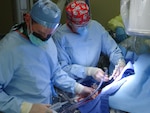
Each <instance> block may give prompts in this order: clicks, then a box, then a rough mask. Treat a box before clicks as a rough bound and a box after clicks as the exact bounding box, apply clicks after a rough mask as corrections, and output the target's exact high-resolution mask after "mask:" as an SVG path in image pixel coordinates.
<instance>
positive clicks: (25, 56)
mask: <svg viewBox="0 0 150 113" xmlns="http://www.w3.org/2000/svg"><path fill="white" fill-rule="evenodd" d="M60 18H61V11H60V9H59V8H58V7H57V5H56V4H54V3H53V2H51V1H50V0H39V1H38V2H36V3H35V4H34V5H33V7H32V9H31V11H30V12H29V13H27V14H25V15H24V21H25V22H23V23H21V24H19V25H16V26H14V27H13V28H12V30H11V31H10V32H9V33H8V34H6V35H5V37H4V38H3V39H1V40H0V112H3V113H52V112H53V110H52V109H51V107H50V104H52V96H54V94H55V90H54V86H56V87H58V88H60V89H62V90H64V91H67V92H71V93H75V94H81V95H83V96H86V95H89V94H91V93H92V92H93V91H94V89H93V88H89V87H86V86H83V85H81V84H79V83H77V82H76V81H75V80H74V79H72V78H71V77H69V76H68V74H67V73H66V72H64V71H63V70H62V69H61V66H60V65H59V63H58V59H57V49H56V46H55V44H54V42H53V40H52V38H51V36H52V35H53V33H54V32H55V30H56V29H57V27H58V26H59V22H60Z"/></svg>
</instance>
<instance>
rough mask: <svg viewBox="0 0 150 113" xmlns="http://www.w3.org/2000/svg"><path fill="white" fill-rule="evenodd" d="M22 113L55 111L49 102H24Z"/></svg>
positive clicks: (50, 112)
mask: <svg viewBox="0 0 150 113" xmlns="http://www.w3.org/2000/svg"><path fill="white" fill-rule="evenodd" d="M21 113H53V110H51V109H50V105H49V104H32V103H28V102H23V103H22V105H21Z"/></svg>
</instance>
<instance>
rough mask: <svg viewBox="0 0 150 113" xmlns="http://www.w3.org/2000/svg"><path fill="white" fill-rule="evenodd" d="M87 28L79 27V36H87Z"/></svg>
mask: <svg viewBox="0 0 150 113" xmlns="http://www.w3.org/2000/svg"><path fill="white" fill-rule="evenodd" d="M87 31H88V30H87V26H82V27H77V29H76V31H75V32H76V33H78V34H79V35H85V34H87Z"/></svg>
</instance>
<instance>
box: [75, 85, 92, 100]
mask: <svg viewBox="0 0 150 113" xmlns="http://www.w3.org/2000/svg"><path fill="white" fill-rule="evenodd" d="M94 91H95V89H94V88H92V87H87V86H83V85H82V84H79V83H76V84H75V93H76V94H77V95H79V97H81V98H85V97H87V96H89V95H90V94H92V93H93V92H94ZM93 98H94V96H93Z"/></svg>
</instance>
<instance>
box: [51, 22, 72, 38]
mask: <svg viewBox="0 0 150 113" xmlns="http://www.w3.org/2000/svg"><path fill="white" fill-rule="evenodd" d="M68 33H69V28H68V26H67V25H66V24H64V25H62V26H60V27H59V28H58V29H57V31H56V32H55V33H54V35H53V39H60V38H63V37H65V35H67V34H68Z"/></svg>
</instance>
